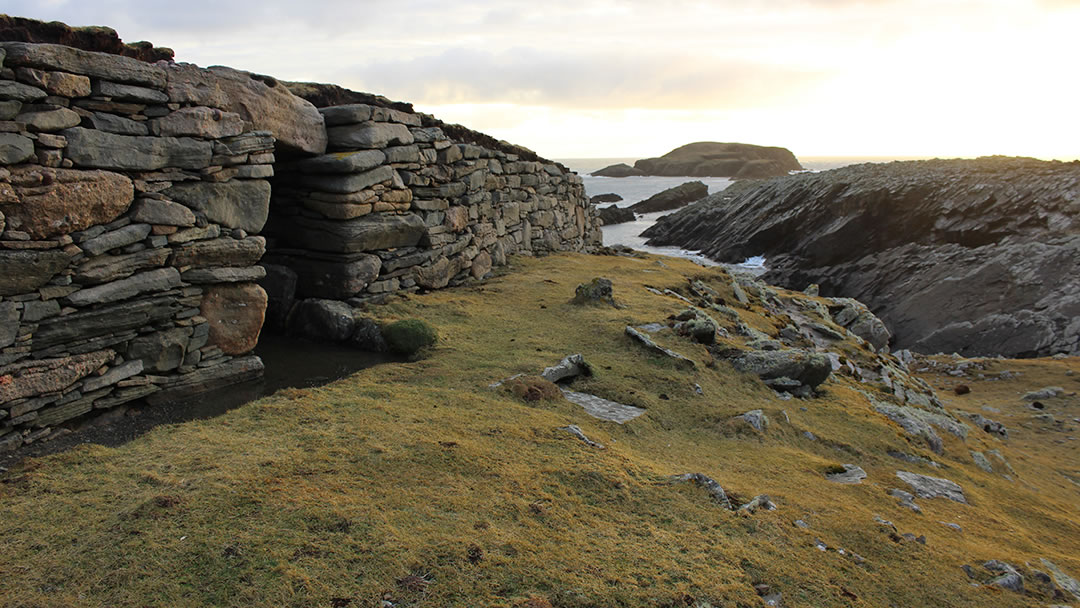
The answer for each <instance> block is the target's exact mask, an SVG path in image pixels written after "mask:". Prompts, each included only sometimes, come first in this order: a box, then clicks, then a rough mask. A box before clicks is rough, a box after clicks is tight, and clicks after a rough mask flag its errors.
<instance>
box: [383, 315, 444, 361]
mask: <svg viewBox="0 0 1080 608" xmlns="http://www.w3.org/2000/svg"><path fill="white" fill-rule="evenodd" d="M382 331H383V338H384V339H385V340H386V345H387V347H388V348H389V349H390V351H391V352H394V353H397V354H399V355H406V356H412V355H415V354H417V353H418V352H420V350H421V349H424V348H428V347H430V346H434V345H435V343H436V342H438V340H439V334H438V332H436V331H435V328H434V327H432V326H431V324H429V323H428V322H426V321H424V320H422V319H403V320H401V321H395V322H393V323H391V324H389V325H387V326H386V327H384V328H383V330H382Z"/></svg>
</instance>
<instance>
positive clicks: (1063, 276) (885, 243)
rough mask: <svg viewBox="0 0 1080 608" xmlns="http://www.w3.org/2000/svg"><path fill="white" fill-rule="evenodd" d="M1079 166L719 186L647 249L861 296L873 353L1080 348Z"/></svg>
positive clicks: (995, 165) (862, 332)
mask: <svg viewBox="0 0 1080 608" xmlns="http://www.w3.org/2000/svg"><path fill="white" fill-rule="evenodd" d="M1077 201H1080V162H1071V163H1062V162H1045V161H1038V160H1034V159H1024V158H1005V157H989V158H980V159H975V160H932V161H910V162H894V163H888V164H865V165H856V166H851V167H844V168H841V169H836V170H833V171H826V172H822V173H815V174H800V175H793V176H789V177H784V178H779V179H773V180H769V181H765V182H759V183H756V184H753V185H748V186H745V187H742V188H739V189H738V190H736V191H724V192H721V193H718V194H714V195H712V196H709V197H707V198H706V199H704V200H703V201H701V202H699V203H697V204H695V205H691V206H690V207H687V208H685V209H682V210H679V211H677V212H675V213H672V214H670V215H667V216H664V217H662V218H660V219H659V220H658V221H657V223H656V224H655V225H654V226H652V227H651V228H649V229H648V230H646V231H645V232H644V236H646V237H649V239H650V240H649V244H650V245H675V246H679V247H684V248H687V249H694V250H701V251H702V252H703V253H704V254H705V255H707V256H709V257H710V258H713V259H715V260H718V261H721V262H741V261H742V260H745V259H746V258H748V257H751V256H757V255H763V256H765V258H766V259H768V267H769V270H768V272H767V273H766V274H765V275H764V277H763V278H764V279H765V280H766V281H768V282H770V283H774V284H778V285H781V286H784V287H787V288H790V289H802V288H803V287H804V286H806V285H807V284H808V283H818V284H819V285H820V293H821V294H822V295H824V296H831V295H843V296H849V297H853V298H857V299H858V300H859V301H861V302H864V303H865V304H866V305H867V307H869V310H872V311H874V314H875V315H876V316H877V317H879V318H880V320H881V321H882V322H883V324H884V325H878V324H877V323H875V322H874V321H873V319H872V318H871V317H864V318H863V319H862V320H861V321H859V320H857V319H851V322H850V324H847V326H848V329H849V330H850V331H852V333H855V334H857V335H859V336H861V337H862V338H864V339H866V340H867V341H868V342H870V343H871V344H873V345H874V346H876V347H880V346H883V345H884V344H885V343H886V342H887V341H888V340H889V336H888V332H887V331H886V330H885V327H886V326H887V327H888V329H890V330H892V333H893V336H892V347H893V348H898V349H904V348H908V349H913V350H918V351H921V352H927V353H935V352H958V353H960V354H962V355H967V356H974V355H994V354H1000V355H1004V356H1007V357H1027V356H1044V355H1050V354H1054V353H1071V354H1080V321H1078V319H1080V295H1077V294H1080V223H1077V221H1076V219H1075V218H1076V217H1077V213H1078V207H1077Z"/></svg>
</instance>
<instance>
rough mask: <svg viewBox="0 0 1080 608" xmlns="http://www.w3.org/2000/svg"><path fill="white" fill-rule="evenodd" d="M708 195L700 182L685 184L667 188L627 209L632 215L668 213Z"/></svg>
mask: <svg viewBox="0 0 1080 608" xmlns="http://www.w3.org/2000/svg"><path fill="white" fill-rule="evenodd" d="M708 195H709V187H708V186H706V185H705V184H703V183H701V182H686V183H685V184H679V185H678V186H675V187H674V188H668V189H667V190H664V191H663V192H658V193H656V194H654V195H652V196H650V197H649V198H647V199H645V200H643V201H641V202H639V203H634V204H633V205H630V207H629V209H630V210H631V211H633V212H634V213H655V212H657V211H670V210H672V209H678V208H679V207H685V206H686V205H688V204H690V203H692V202H694V201H696V200H700V199H703V198H705V197H706V196H708Z"/></svg>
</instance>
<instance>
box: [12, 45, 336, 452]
mask: <svg viewBox="0 0 1080 608" xmlns="http://www.w3.org/2000/svg"><path fill="white" fill-rule="evenodd" d="M273 88H274V87H271V86H269V85H268V84H266V83H265V82H262V81H259V80H256V79H253V78H252V77H251V76H250V75H247V74H245V73H242V72H237V71H235V70H227V69H215V70H202V69H200V68H197V67H195V66H187V65H177V64H170V63H164V62H162V63H158V64H150V63H146V62H143V61H139V60H137V59H133V58H129V57H122V56H117V55H109V54H103V53H95V52H89V51H84V50H80V49H74V48H71V47H66V46H61V45H53V44H29V43H12V42H7V43H0V451H2V450H4V449H13V448H16V447H18V446H19V445H22V444H24V443H29V442H33V441H36V440H40V439H43V438H46V437H48V436H49V435H50V434H51V433H53V431H54V429H56V428H57V425H58V424H60V423H62V422H64V421H65V420H68V419H71V418H75V417H78V416H82V415H84V414H87V413H88V412H91V411H92V410H95V409H98V410H100V409H104V408H110V407H115V406H117V405H121V404H124V403H127V402H131V401H134V400H137V399H146V400H149V401H165V400H169V399H174V398H178V397H181V396H185V395H188V394H190V393H192V392H194V391H197V390H202V389H206V388H211V387H214V386H215V385H220V384H223V383H231V382H237V381H240V380H243V379H247V378H252V377H255V376H258V375H259V374H260V373H261V372H262V363H261V362H260V361H259V359H258V357H254V356H250V355H248V354H247V353H249V352H250V351H251V349H252V348H253V347H254V346H255V343H256V341H257V340H258V336H259V330H260V328H261V326H262V323H263V315H264V311H265V308H266V294H265V293H264V292H263V290H262V289H261V288H260V287H259V286H258V285H257V284H256V283H255V281H256V280H258V279H260V278H262V276H263V273H264V271H263V269H262V267H260V266H258V265H257V262H258V261H259V259H260V258H261V257H262V255H263V252H264V250H265V240H264V238H263V237H262V236H258V233H259V232H260V231H261V230H262V227H263V224H264V223H265V221H266V218H267V214H268V211H269V201H270V183H269V181H268V178H269V177H270V176H272V175H273V165H272V163H273V162H274V160H275V156H274V150H275V137H274V136H273V135H272V134H271V131H269V130H265V129H267V128H273V129H275V130H281V131H282V132H283V133H285V136H286V137H287V138H289V141H288V144H287V145H288V147H289V148H290V149H296V150H307V151H309V152H311V153H318V152H322V151H323V149H324V148H325V135H323V134H322V131H321V129H322V118H321V116H320V115H319V114H318V112H316V111H315V108H314V107H313V106H311V105H310V104H307V103H306V102H303V100H299V99H297V98H295V97H293V96H292V95H291V94H289V93H288V92H287V91H285V90H284V88H283V87H278V88H279V89H280V90H279V91H274V90H273ZM281 99H285V100H286V101H287V102H288V103H285V104H283V105H281V106H278V107H273V108H272V107H271V106H273V105H274V104H275V103H276V101H275V100H281ZM253 101H254V102H257V103H253ZM290 104H291V105H290ZM298 109H299V110H298ZM264 110H266V113H265V114H264V115H262V116H259V120H258V121H256V120H253V117H254V116H256V115H257V114H258V113H259V112H263V111H264ZM304 112H306V114H305V113H304ZM275 113H276V114H275ZM277 123H282V124H288V125H289V126H292V127H296V126H297V125H299V126H300V127H302V128H303V129H312V128H313V127H317V129H313V131H312V132H300V131H299V130H298V129H297V128H293V129H291V130H290V129H281V128H280V125H279V124H277ZM259 129H263V130H259ZM320 137H321V139H320Z"/></svg>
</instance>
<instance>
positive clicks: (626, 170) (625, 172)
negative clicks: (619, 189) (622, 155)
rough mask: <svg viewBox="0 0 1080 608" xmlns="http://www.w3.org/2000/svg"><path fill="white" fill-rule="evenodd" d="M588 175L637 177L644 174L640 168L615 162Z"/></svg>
mask: <svg viewBox="0 0 1080 608" xmlns="http://www.w3.org/2000/svg"><path fill="white" fill-rule="evenodd" d="M589 175H591V176H593V177H637V176H640V175H646V173H645V172H644V171H642V170H641V169H635V168H634V167H631V166H630V165H628V164H626V163H616V164H614V165H609V166H607V167H604V168H603V169H599V170H596V171H593V172H592V173H590V174H589Z"/></svg>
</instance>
